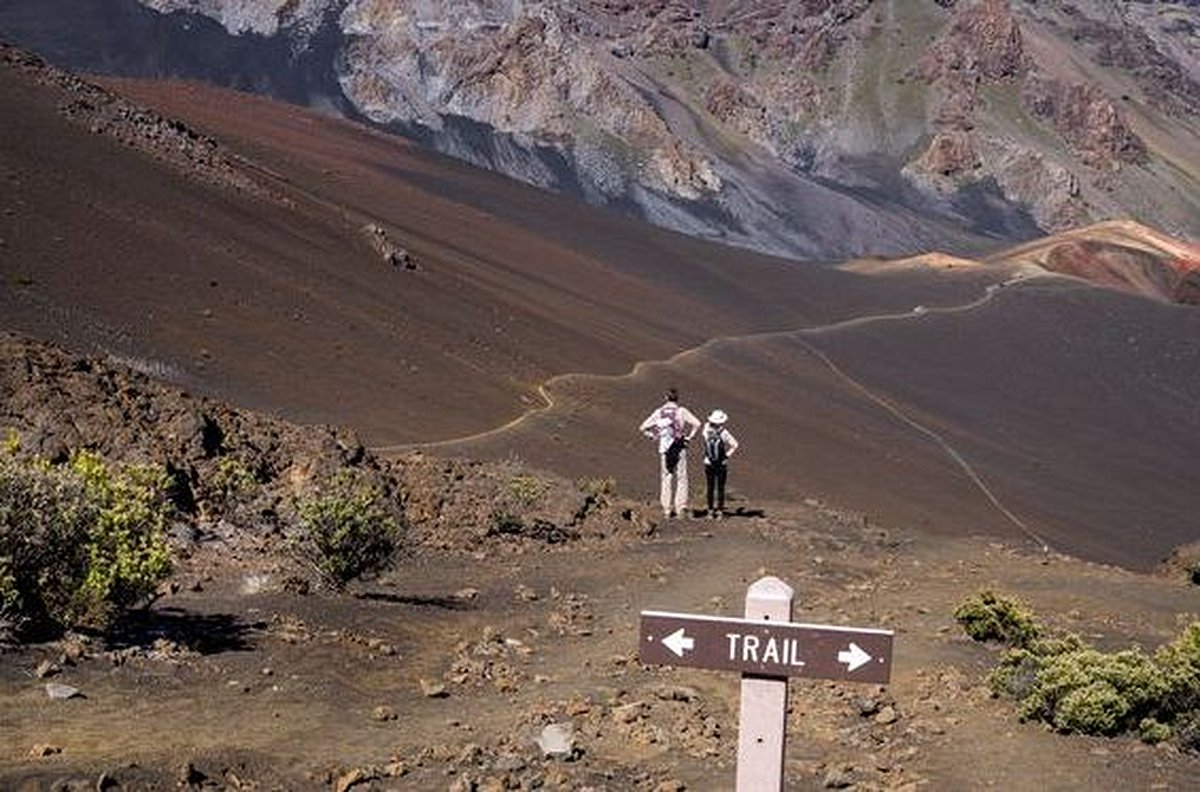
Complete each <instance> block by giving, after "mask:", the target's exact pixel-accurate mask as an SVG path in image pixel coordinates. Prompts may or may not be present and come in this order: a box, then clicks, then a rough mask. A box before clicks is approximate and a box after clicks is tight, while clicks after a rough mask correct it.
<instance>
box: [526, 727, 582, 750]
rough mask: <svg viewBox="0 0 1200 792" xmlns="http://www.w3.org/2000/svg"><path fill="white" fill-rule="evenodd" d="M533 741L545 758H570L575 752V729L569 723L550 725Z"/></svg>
mask: <svg viewBox="0 0 1200 792" xmlns="http://www.w3.org/2000/svg"><path fill="white" fill-rule="evenodd" d="M533 741H534V742H535V743H537V744H538V747H539V748H541V749H542V755H543V756H554V757H558V758H565V757H569V756H571V755H572V753H573V752H574V750H575V727H574V726H572V725H571V724H570V723H568V722H560V723H548V724H546V726H544V727H543V728H542V731H541V732H540V733H539V734H538V735H537V736H536V737H534V738H533Z"/></svg>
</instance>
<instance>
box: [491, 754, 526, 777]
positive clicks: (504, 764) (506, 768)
mask: <svg viewBox="0 0 1200 792" xmlns="http://www.w3.org/2000/svg"><path fill="white" fill-rule="evenodd" d="M525 767H526V763H525V759H524V758H523V757H521V756H518V755H517V754H505V755H504V756H501V757H500V758H499V759H497V760H496V761H495V763H494V764H493V765H492V769H493V770H496V771H497V772H500V773H519V772H521V771H522V770H524V769H525Z"/></svg>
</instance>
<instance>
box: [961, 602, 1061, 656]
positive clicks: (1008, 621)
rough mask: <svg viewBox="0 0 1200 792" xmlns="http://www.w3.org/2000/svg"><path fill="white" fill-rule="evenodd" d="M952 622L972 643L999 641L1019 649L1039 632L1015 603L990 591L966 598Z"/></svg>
mask: <svg viewBox="0 0 1200 792" xmlns="http://www.w3.org/2000/svg"><path fill="white" fill-rule="evenodd" d="M954 618H955V619H956V620H958V623H959V624H961V625H962V627H963V630H965V631H966V633H967V635H969V636H971V638H973V639H975V640H976V641H1000V642H1002V643H1006V644H1008V645H1010V646H1017V647H1021V646H1026V645H1027V644H1029V643H1030V642H1031V641H1033V640H1034V639H1036V638H1038V637H1039V636H1040V635H1041V632H1042V628H1041V626H1040V625H1038V623H1037V622H1036V621H1035V620H1034V618H1033V616H1032V614H1030V613H1029V611H1027V610H1026V609H1025V608H1024V607H1022V606H1021V604H1020V603H1019V602H1017V601H1016V600H1014V599H1010V598H1008V597H1002V596H1000V595H998V594H996V593H995V592H993V591H983V592H980V593H979V594H977V595H975V596H973V597H970V598H968V599H967V600H966V601H965V602H963V603H962V604H961V605H959V606H958V608H957V609H956V610H955V611H954Z"/></svg>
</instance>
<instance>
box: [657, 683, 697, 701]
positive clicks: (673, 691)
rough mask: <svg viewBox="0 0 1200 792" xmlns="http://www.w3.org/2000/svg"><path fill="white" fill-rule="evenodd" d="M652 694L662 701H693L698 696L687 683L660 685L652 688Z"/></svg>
mask: <svg viewBox="0 0 1200 792" xmlns="http://www.w3.org/2000/svg"><path fill="white" fill-rule="evenodd" d="M654 695H656V696H658V697H659V698H660V699H662V700H663V701H695V700H696V699H698V698H700V694H699V692H697V691H696V689H695V688H691V687H688V686H687V685H660V686H659V687H657V688H655V689H654Z"/></svg>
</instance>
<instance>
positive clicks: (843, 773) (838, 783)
mask: <svg viewBox="0 0 1200 792" xmlns="http://www.w3.org/2000/svg"><path fill="white" fill-rule="evenodd" d="M822 783H823V784H824V786H825V788H826V789H845V788H846V787H849V786H854V772H853V769H852V768H849V767H835V768H833V769H832V770H830V771H829V772H828V773H826V774H825V780H824V781H823V782H822Z"/></svg>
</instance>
